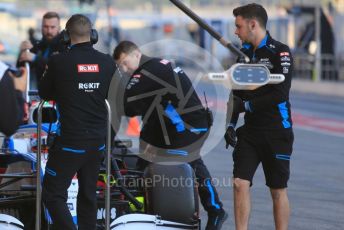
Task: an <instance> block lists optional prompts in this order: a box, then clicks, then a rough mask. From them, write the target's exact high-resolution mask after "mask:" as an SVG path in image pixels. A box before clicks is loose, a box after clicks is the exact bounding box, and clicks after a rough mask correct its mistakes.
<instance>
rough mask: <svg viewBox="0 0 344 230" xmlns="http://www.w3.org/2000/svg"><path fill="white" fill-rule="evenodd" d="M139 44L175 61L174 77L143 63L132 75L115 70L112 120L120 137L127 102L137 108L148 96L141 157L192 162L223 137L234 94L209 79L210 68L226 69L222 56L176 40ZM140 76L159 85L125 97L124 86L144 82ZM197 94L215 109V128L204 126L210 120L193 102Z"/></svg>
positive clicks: (163, 60)
mask: <svg viewBox="0 0 344 230" xmlns="http://www.w3.org/2000/svg"><path fill="white" fill-rule="evenodd" d="M139 49H140V50H141V52H142V53H143V54H144V55H147V56H149V57H156V58H160V59H161V61H160V64H161V65H171V66H172V70H171V71H173V78H174V79H173V80H172V81H168V82H166V81H164V80H162V79H165V77H166V76H158V75H157V74H155V73H153V72H152V71H150V70H149V69H145V68H142V70H141V71H140V72H139V73H134V74H133V75H132V76H128V75H126V74H125V73H123V71H121V69H118V70H117V72H116V75H115V77H114V78H113V80H112V82H111V85H110V90H109V102H110V106H111V109H112V120H111V122H112V127H113V129H114V130H115V131H116V132H117V133H118V136H117V138H119V139H120V138H121V129H123V127H126V126H127V125H129V124H128V119H127V118H125V111H126V106H128V104H129V103H131V105H133V104H134V105H135V103H137V105H138V108H139V107H142V106H140V103H142V101H150V103H149V105H146V106H144V107H145V108H144V112H143V114H144V116H141V117H140V129H141V130H142V129H146V130H148V132H146V130H145V134H144V135H142V132H141V137H137V138H140V139H139V141H138V143H139V144H138V145H139V147H138V154H139V156H140V157H142V158H143V159H145V160H147V161H150V162H155V163H164V164H175V163H180V162H191V161H194V160H196V159H198V158H200V156H204V155H206V154H211V152H212V151H214V149H215V148H216V147H218V146H219V144H220V143H221V142H222V141H223V134H224V132H225V124H226V112H227V101H228V97H229V94H230V89H228V88H226V87H225V86H224V85H223V84H219V83H217V82H216V81H211V80H209V78H208V73H214V72H216V73H222V72H224V71H225V70H224V69H223V67H222V65H221V63H220V61H219V60H218V59H217V58H216V57H214V56H212V55H211V54H210V53H209V52H208V51H206V50H205V49H203V48H201V47H199V46H197V45H195V44H193V43H191V42H187V41H182V40H176V39H165V40H158V41H154V42H151V43H148V44H144V45H142V46H140V47H139ZM171 77H172V76H171ZM142 78H149V80H148V81H146V82H151V83H152V84H154V85H155V86H159V87H158V88H157V90H153V91H144V90H143V92H142V93H140V94H138V95H135V96H134V97H126V96H125V95H126V91H128V90H131V88H132V86H134V85H136V87H140V83H141V82H142V84H143V79H142ZM181 78H189V80H190V81H189V82H191V83H192V85H191V84H190V85H189V86H188V87H186V85H185V82H187V81H185V79H181ZM171 82H173V84H171ZM146 87H147V86H146ZM195 94H197V96H198V98H199V100H200V102H201V104H202V105H203V106H202V107H203V108H207V107H208V108H209V109H210V110H211V112H212V116H213V124H212V126H211V127H205V126H206V125H205V124H206V122H204V121H203V122H202V121H201V120H202V119H203V120H206V121H208V120H209V119H207V118H209V116H208V115H207V112H206V111H205V110H202V108H201V107H200V105H196V104H197V103H192V102H194V99H195ZM140 109H141V108H140ZM200 111H202V112H200ZM197 119H199V121H197ZM227 119H228V118H227ZM197 124H199V125H198V127H196V126H197ZM223 146H224V144H223Z"/></svg>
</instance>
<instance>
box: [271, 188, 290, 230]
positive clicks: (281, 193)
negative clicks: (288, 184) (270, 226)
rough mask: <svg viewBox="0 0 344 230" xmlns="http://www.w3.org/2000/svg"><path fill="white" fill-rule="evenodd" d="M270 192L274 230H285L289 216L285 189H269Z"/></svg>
mask: <svg viewBox="0 0 344 230" xmlns="http://www.w3.org/2000/svg"><path fill="white" fill-rule="evenodd" d="M270 192H271V198H272V202H273V211H274V219H275V228H276V230H287V229H288V222H289V215H290V209H289V200H288V195H287V189H286V188H282V189H272V188H270Z"/></svg>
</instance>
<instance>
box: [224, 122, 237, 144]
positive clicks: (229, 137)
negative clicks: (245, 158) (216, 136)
mask: <svg viewBox="0 0 344 230" xmlns="http://www.w3.org/2000/svg"><path fill="white" fill-rule="evenodd" d="M224 138H225V140H226V149H228V146H229V145H231V146H232V147H233V148H234V146H235V145H236V142H237V140H236V139H237V138H236V133H235V129H234V127H233V126H228V128H227V130H226V133H225V135H224Z"/></svg>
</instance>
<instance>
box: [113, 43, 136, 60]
mask: <svg viewBox="0 0 344 230" xmlns="http://www.w3.org/2000/svg"><path fill="white" fill-rule="evenodd" d="M134 50H140V49H139V47H138V46H137V45H136V44H135V43H134V42H131V41H121V42H120V43H119V44H118V45H117V46H116V48H115V50H114V51H113V55H112V57H113V59H115V60H118V59H119V58H120V56H121V54H122V53H125V54H129V53H131V52H132V51H134Z"/></svg>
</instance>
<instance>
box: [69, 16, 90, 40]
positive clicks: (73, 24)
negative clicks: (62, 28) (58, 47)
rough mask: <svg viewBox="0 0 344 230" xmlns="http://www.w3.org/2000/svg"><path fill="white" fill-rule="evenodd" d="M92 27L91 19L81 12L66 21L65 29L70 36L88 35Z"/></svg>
mask: <svg viewBox="0 0 344 230" xmlns="http://www.w3.org/2000/svg"><path fill="white" fill-rule="evenodd" d="M91 29H92V23H91V20H90V19H89V18H88V17H86V16H85V15H83V14H74V15H72V17H70V18H69V19H68V21H67V23H66V30H67V31H68V33H69V35H70V36H77V37H84V36H90V34H91Z"/></svg>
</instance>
